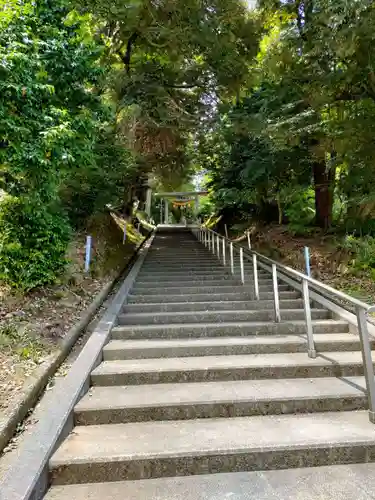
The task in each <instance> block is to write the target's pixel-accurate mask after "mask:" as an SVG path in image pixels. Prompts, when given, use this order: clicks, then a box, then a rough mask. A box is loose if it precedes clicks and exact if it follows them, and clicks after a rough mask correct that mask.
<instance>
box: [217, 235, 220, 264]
mask: <svg viewBox="0 0 375 500" xmlns="http://www.w3.org/2000/svg"><path fill="white" fill-rule="evenodd" d="M216 248H217V258H218V259H219V260H220V237H219V236H216Z"/></svg>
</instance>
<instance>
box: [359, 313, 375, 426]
mask: <svg viewBox="0 0 375 500" xmlns="http://www.w3.org/2000/svg"><path fill="white" fill-rule="evenodd" d="M356 313H357V320H358V332H359V338H360V342H361V350H362V359H363V368H364V372H365V380H366V389H367V398H368V407H369V419H370V422H371V423H373V424H375V378H374V365H373V361H372V354H371V344H370V339H369V333H368V328H367V318H366V312H365V310H364V309H363V308H362V307H359V306H357V307H356Z"/></svg>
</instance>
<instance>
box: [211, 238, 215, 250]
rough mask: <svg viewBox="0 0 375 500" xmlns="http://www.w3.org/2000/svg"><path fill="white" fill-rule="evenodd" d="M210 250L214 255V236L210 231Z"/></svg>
mask: <svg viewBox="0 0 375 500" xmlns="http://www.w3.org/2000/svg"><path fill="white" fill-rule="evenodd" d="M211 252H212V253H213V254H214V255H215V236H214V233H211Z"/></svg>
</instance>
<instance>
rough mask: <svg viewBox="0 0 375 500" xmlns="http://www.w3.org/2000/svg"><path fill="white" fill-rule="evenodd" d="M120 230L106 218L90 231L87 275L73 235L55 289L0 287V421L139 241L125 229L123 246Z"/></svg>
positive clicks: (79, 239) (79, 241)
mask: <svg viewBox="0 0 375 500" xmlns="http://www.w3.org/2000/svg"><path fill="white" fill-rule="evenodd" d="M123 222H124V221H123ZM118 226H119V224H118V221H114V220H113V219H112V218H110V216H109V215H106V216H104V217H103V218H102V219H100V220H99V221H98V220H96V221H95V223H93V224H92V227H90V234H92V235H93V241H94V250H93V261H92V266H91V268H90V272H89V273H86V272H85V271H84V260H85V237H86V236H85V234H77V235H76V237H75V238H74V240H73V241H72V243H71V245H70V247H69V250H68V255H67V257H68V259H69V264H68V266H67V268H66V272H65V273H64V275H63V276H61V278H60V279H59V281H58V283H56V284H55V285H53V286H47V287H43V288H41V289H38V290H34V291H32V292H30V293H29V294H27V295H20V294H18V295H17V294H15V293H14V292H12V291H11V290H9V289H7V288H5V287H1V285H0V420H2V419H3V418H6V416H7V414H8V413H9V410H10V409H11V408H12V405H14V404H15V401H16V400H17V397H18V394H19V392H20V389H21V387H22V386H23V384H24V382H25V380H26V378H27V377H28V376H29V375H30V374H31V373H32V371H33V370H34V369H35V368H36V367H37V366H38V365H39V364H41V363H42V362H43V361H44V360H45V358H46V357H47V356H48V355H49V354H50V353H52V352H54V351H56V350H58V349H59V344H60V341H61V339H62V338H64V336H65V335H66V333H67V332H68V330H69V329H70V328H71V327H72V326H73V325H74V324H75V323H77V322H78V321H79V319H80V318H81V315H82V313H83V311H84V310H85V309H87V307H88V306H89V305H90V303H91V302H92V301H93V299H94V297H95V296H96V295H97V294H98V293H99V292H100V290H101V289H102V288H103V287H104V285H105V284H106V283H108V282H109V281H111V280H112V279H113V277H114V276H115V275H117V273H118V270H119V269H120V268H123V267H124V265H125V263H126V260H128V259H129V257H130V256H131V255H132V254H133V252H134V250H135V246H136V245H137V244H139V243H140V242H141V241H142V236H141V235H140V234H139V233H136V232H135V231H134V228H129V234H130V235H131V238H129V240H128V241H127V242H126V243H125V244H123V232H122V230H121V227H118ZM130 230H131V231H130Z"/></svg>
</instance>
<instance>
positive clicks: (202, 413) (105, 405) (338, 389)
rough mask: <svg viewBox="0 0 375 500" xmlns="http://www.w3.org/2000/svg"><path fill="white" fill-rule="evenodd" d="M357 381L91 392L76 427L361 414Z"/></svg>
mask: <svg viewBox="0 0 375 500" xmlns="http://www.w3.org/2000/svg"><path fill="white" fill-rule="evenodd" d="M366 405H367V397H366V384H365V380H364V378H362V377H349V378H348V379H345V378H344V379H338V378H316V379H312V380H309V379H288V380H284V379H278V380H239V381H236V382H221V381H220V382H196V383H192V384H189V383H187V384H156V385H144V386H127V387H123V386H119V387H116V386H115V387H92V388H91V389H90V391H89V393H88V394H86V395H85V396H84V398H83V399H82V400H81V401H80V402H79V403H78V405H77V406H76V407H75V411H74V414H75V422H76V425H95V424H122V423H126V422H137V421H138V422H145V421H150V420H188V419H193V418H222V417H244V416H254V415H273V414H289V413H306V412H320V411H350V410H362V409H365V408H366Z"/></svg>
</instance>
